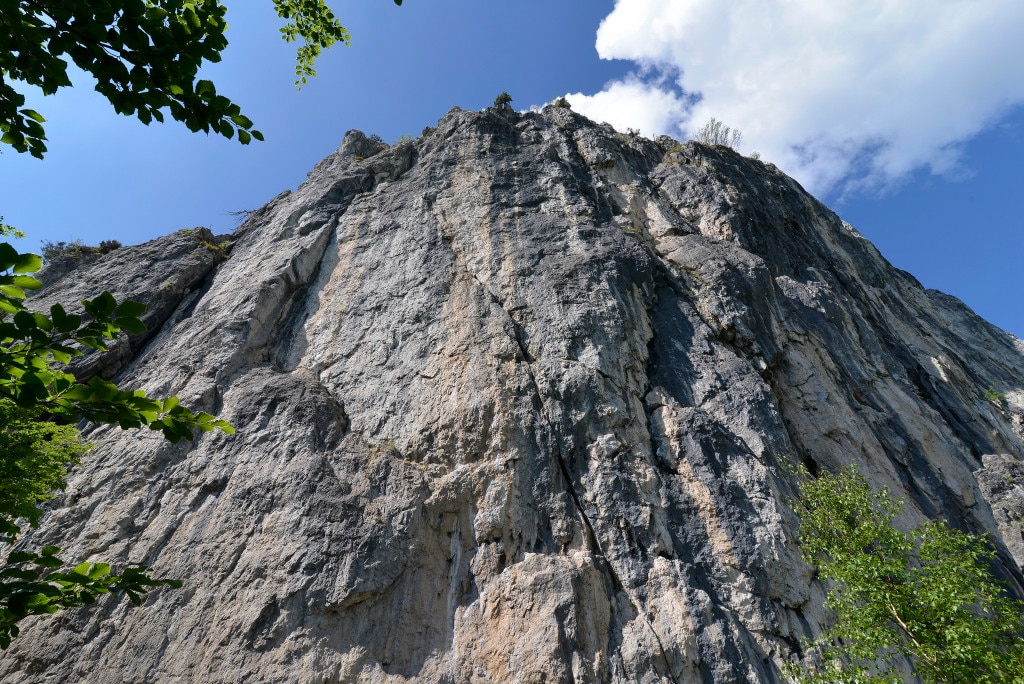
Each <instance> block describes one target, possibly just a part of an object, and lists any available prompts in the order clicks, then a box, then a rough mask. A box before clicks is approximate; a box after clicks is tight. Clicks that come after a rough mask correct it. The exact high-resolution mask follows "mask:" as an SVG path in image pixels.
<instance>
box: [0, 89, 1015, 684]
mask: <svg viewBox="0 0 1024 684" xmlns="http://www.w3.org/2000/svg"><path fill="white" fill-rule="evenodd" d="M370 155H372V156H370ZM364 157H365V158H364ZM186 237H188V236H183V235H181V234H176V235H173V236H168V237H166V238H161V239H159V240H157V241H154V242H152V243H148V244H146V245H140V246H138V247H132V248H123V249H121V250H117V252H115V253H113V254H111V255H108V256H106V257H104V258H102V259H100V260H98V261H97V262H95V263H94V264H90V265H84V266H83V267H82V268H81V269H79V270H77V271H75V272H73V273H72V274H69V275H67V276H65V277H64V278H62V279H59V280H57V281H56V282H53V283H51V284H50V285H49V286H48V288H47V289H46V290H45V291H44V294H43V296H44V297H46V298H47V301H68V300H71V299H75V298H80V296H79V295H80V293H82V292H83V291H85V290H89V289H92V288H97V289H102V288H104V287H108V288H112V289H113V290H114V291H115V292H114V294H115V295H117V296H119V297H122V298H123V297H128V296H132V297H135V298H143V299H144V300H145V301H149V302H160V301H164V300H163V299H161V297H162V295H161V292H162V289H161V288H162V287H163V281H164V280H166V279H168V278H169V277H170V276H167V277H165V276H164V275H162V274H163V273H164V272H165V271H166V272H168V273H176V274H177V273H184V272H188V273H192V274H193V276H190V277H189V278H187V279H186V280H187V281H188V283H189V284H188V285H187V286H186V285H184V284H183V283H184V282H185V281H182V282H181V283H179V281H177V280H174V281H172V282H174V283H177V285H175V288H176V291H180V292H181V293H184V291H185V290H186V289H189V290H190V293H189V294H188V296H184V297H182V296H178V295H175V296H176V297H177V298H176V299H168V300H167V301H168V302H173V307H172V306H171V305H170V304H169V305H168V307H165V308H164V309H163V310H162V313H160V314H159V316H157V317H156V318H154V321H153V322H154V323H156V324H157V325H154V327H155V328H157V327H158V330H156V332H155V334H154V335H152V336H151V337H148V338H146V339H143V340H138V341H136V343H135V344H129V345H127V346H126V347H125V349H124V350H123V353H122V354H121V357H120V361H119V364H118V365H117V366H116V367H114V366H112V367H110V368H109V369H108V372H115V373H116V376H115V377H116V378H117V380H118V381H119V382H121V383H123V384H125V385H129V386H132V387H141V388H144V389H146V390H147V391H148V392H150V393H152V394H155V395H170V394H178V395H179V396H180V397H181V398H182V399H183V400H184V401H186V402H187V403H189V404H191V405H193V406H195V407H197V408H202V409H205V410H209V411H211V412H214V413H217V414H219V415H221V416H223V417H225V418H227V419H229V420H231V421H232V422H233V423H234V424H235V426H236V428H237V430H238V434H237V435H236V436H234V437H226V436H223V435H220V434H207V435H202V436H200V437H199V438H198V439H197V441H196V442H195V443H194V444H181V445H171V444H169V443H167V442H165V441H162V440H161V439H160V438H159V437H158V436H157V435H156V434H152V435H151V434H139V433H138V432H121V431H118V430H116V429H112V428H100V429H94V430H92V431H91V433H90V437H91V439H93V440H94V441H95V442H96V444H97V445H98V446H97V448H96V450H95V452H93V454H92V455H91V456H90V457H89V459H88V461H87V462H86V463H85V464H84V465H83V466H82V467H81V468H79V469H78V470H76V471H75V472H74V473H73V475H72V477H71V479H70V487H69V490H68V492H67V495H66V496H65V497H63V498H62V499H59V500H58V501H57V502H56V504H55V505H54V506H53V510H52V511H51V512H50V513H49V515H48V517H47V519H46V523H45V524H44V527H43V528H42V529H41V530H39V531H38V532H37V533H35V534H33V535H32V537H31V538H30V540H29V542H30V543H31V544H42V543H57V544H59V545H60V546H62V547H64V549H65V551H66V552H67V556H68V557H73V558H78V559H83V560H84V559H97V560H98V559H106V560H111V559H112V560H114V561H142V562H147V563H150V564H152V565H153V566H154V567H155V568H156V570H157V572H158V573H159V574H162V575H165V576H174V577H179V578H182V579H183V580H185V583H186V586H185V588H184V589H181V590H177V591H171V590H166V591H165V590H161V591H159V592H155V593H154V594H153V595H152V596H151V597H150V598H149V599H148V600H147V601H146V603H145V605H144V606H143V607H141V608H132V607H131V606H130V605H129V604H128V602H127V601H125V600H120V599H116V598H115V599H112V600H109V601H106V602H103V603H101V604H100V605H97V606H94V607H92V608H90V609H89V610H83V611H80V612H76V613H68V614H66V615H64V616H62V617H59V618H57V619H47V620H41V621H37V622H35V623H33V624H30V625H28V626H27V627H26V629H25V630H24V633H23V636H21V637H19V639H18V640H16V641H15V643H14V645H13V646H12V648H11V649H10V650H9V651H7V652H6V653H4V654H3V655H2V656H0V676H2V678H3V680H4V681H10V682H29V681H32V682H37V681H88V682H144V681H145V682H149V681H152V682H240V681H246V682H293V681H294V682H375V683H376V682H380V683H388V684H397V683H399V682H446V683H452V684H462V683H467V684H468V683H473V684H483V683H486V682H492V683H493V682H523V683H527V682H531V683H532V682H644V683H648V682H649V683H654V682H659V683H660V682H775V681H781V678H780V675H779V671H778V665H779V664H780V663H781V662H783V661H784V660H786V659H788V658H791V657H794V653H795V652H796V651H797V650H798V643H799V641H800V640H801V639H802V638H805V637H808V636H811V635H813V634H814V633H816V632H817V630H818V629H820V627H821V625H822V624H823V621H824V620H826V619H827V616H826V615H825V613H824V612H823V611H822V609H821V607H820V606H821V601H822V598H823V588H822V587H821V586H820V584H819V583H817V582H816V581H813V579H812V573H811V571H810V569H809V568H808V567H807V566H805V565H804V564H803V563H802V562H801V561H800V560H799V553H798V550H797V548H796V546H795V543H794V530H795V524H796V520H795V518H794V515H793V513H792V511H791V510H790V509H789V508H788V506H787V503H786V502H787V500H788V498H789V497H791V496H792V494H793V489H792V477H791V475H790V474H789V471H788V470H787V465H788V464H794V463H804V464H806V465H808V467H810V468H811V469H812V470H813V469H834V468H838V467H840V466H841V465H842V464H845V463H849V462H856V463H858V464H860V468H861V470H862V472H863V473H865V474H866V475H868V476H869V477H870V478H871V479H872V480H873V481H874V482H875V483H876V484H878V485H879V486H881V485H886V486H888V487H889V488H890V489H891V490H892V491H893V492H894V493H895V494H897V495H898V496H900V497H901V498H903V499H905V501H906V504H907V505H906V513H905V515H904V517H903V519H902V520H901V522H903V523H905V524H911V523H914V522H918V521H920V520H921V519H923V517H925V516H927V517H935V516H944V517H946V518H947V519H949V520H950V521H951V522H952V523H953V524H954V525H956V526H958V527H960V528H962V529H965V530H969V531H971V532H982V531H988V532H992V533H994V535H995V536H994V537H993V538H994V540H995V541H996V542H997V544H998V547H999V556H998V559H997V570H998V572H999V573H1000V574H1001V575H1003V576H1004V577H1005V578H1006V579H1008V580H1009V581H1010V582H1011V583H1012V584H1013V586H1014V591H1016V592H1018V593H1020V592H1021V588H1022V577H1021V574H1020V570H1019V567H1018V564H1019V563H1021V562H1022V561H1024V544H1022V537H1021V511H1022V508H1024V506H1022V504H1021V502H1022V498H1021V489H1020V487H1019V483H1020V477H1021V474H1022V472H1021V467H1020V465H1019V464H1017V460H1019V459H1022V458H1024V343H1022V342H1021V341H1020V340H1017V339H1016V338H1014V337H1012V336H1011V335H1008V334H1006V333H1004V332H1002V331H1000V330H998V329H996V328H995V327H993V326H991V325H989V324H988V323H986V322H985V321H983V320H981V319H980V318H978V317H977V316H975V315H974V314H973V313H972V312H971V311H970V310H968V309H967V308H966V307H965V306H963V305H962V304H961V303H960V302H959V301H957V300H955V299H953V298H952V297H949V296H946V295H943V294H941V293H938V292H935V291H928V290H924V289H923V288H922V287H921V286H920V284H919V283H918V282H917V281H915V280H914V279H913V278H912V277H911V276H910V275H908V274H906V273H903V272H901V271H899V270H897V269H894V268H892V267H891V266H890V265H889V264H888V263H887V262H886V261H885V260H884V259H883V258H882V257H881V256H880V255H879V253H878V252H877V251H876V250H875V249H874V247H872V246H871V244H869V243H868V242H867V241H866V240H865V239H864V238H863V237H861V236H860V235H859V234H858V233H857V232H856V231H855V230H854V229H853V228H852V227H851V226H849V225H847V224H845V223H844V222H842V221H841V220H840V219H839V218H838V217H837V216H836V215H835V214H833V213H832V212H831V211H829V210H828V209H827V208H826V207H824V206H822V205H821V204H820V203H818V202H817V201H816V200H814V199H813V198H812V197H810V196H808V195H807V194H806V193H805V192H803V190H802V189H801V188H800V187H799V186H798V185H797V184H796V183H795V182H794V181H793V180H791V179H789V178H788V177H786V176H785V175H783V174H782V173H780V172H779V171H778V170H777V169H775V167H773V166H771V165H770V164H769V165H765V164H762V163H760V162H757V161H752V160H749V159H744V158H742V157H740V156H739V155H737V154H735V153H734V152H732V151H731V150H727V149H720V148H708V147H703V146H700V145H697V144H693V143H690V144H684V145H678V144H676V143H675V142H674V141H671V140H668V139H660V140H659V141H657V142H652V141H648V140H644V139H640V138H631V137H628V136H622V135H620V134H616V133H615V132H614V131H612V130H611V129H610V128H608V127H606V126H597V125H595V124H593V123H591V122H589V121H587V120H586V119H583V118H582V117H580V116H578V115H575V114H573V113H572V112H570V111H568V110H565V109H557V108H547V109H545V110H544V111H543V112H539V113H530V114H525V115H517V114H514V113H511V112H497V111H494V110H488V111H485V112H483V113H477V112H464V111H459V110H453V111H452V112H451V113H449V114H448V115H446V116H445V117H444V118H443V119H442V120H441V121H440V122H439V124H438V127H437V129H436V130H433V131H429V132H426V134H425V135H424V137H422V138H420V139H418V140H416V141H413V142H403V143H400V144H398V145H396V146H394V147H392V148H390V149H389V150H387V151H384V152H381V153H379V154H373V150H372V149H370V147H368V145H367V142H366V140H365V138H364V137H363V136H362V134H361V133H358V132H350V133H349V134H348V135H347V136H346V138H345V142H344V143H343V144H342V146H341V148H340V149H339V151H338V152H337V153H335V154H334V155H332V156H330V157H328V158H327V159H325V160H324V161H322V162H321V163H320V164H318V165H317V167H316V168H315V169H314V170H313V171H312V172H311V173H310V175H309V177H308V179H307V181H306V182H305V183H304V184H303V185H302V186H301V187H300V188H299V189H298V190H297V191H295V192H292V193H287V192H286V193H283V194H281V195H279V196H278V197H276V198H274V199H273V200H272V201H271V202H270V203H269V204H267V205H266V206H265V207H264V208H262V209H261V210H259V211H258V212H256V213H255V214H253V215H252V216H251V217H250V218H249V219H248V220H247V222H246V223H245V224H244V225H243V226H242V227H240V228H239V229H238V230H237V231H236V233H235V234H234V235H233V236H232V238H231V239H232V240H233V243H234V244H233V246H232V250H231V256H230V258H229V259H227V260H226V261H223V262H220V263H215V262H216V261H217V260H215V259H214V260H210V253H209V251H208V250H205V248H204V247H203V246H202V245H201V244H198V243H197V242H196V241H195V240H194V239H193V240H192V243H186V242H185V240H186ZM115 258H116V259H119V261H116V262H114V261H113V259H115ZM200 263H202V264H206V265H202V266H200ZM103 269H106V270H103ZM156 274H160V275H156ZM207 274H209V275H207ZM168 289H170V288H168ZM90 294H95V292H92V293H90ZM83 296H84V295H83ZM993 383H996V384H997V385H998V386H999V387H1001V388H1003V389H1005V390H1007V393H1006V395H1005V398H1004V399H1003V400H1002V401H1000V402H998V403H997V402H993V401H988V400H986V399H985V398H984V396H983V395H984V393H985V389H986V388H988V387H990V386H991V385H992V384H993ZM1015 459H1017V460H1015ZM976 471H980V472H979V473H978V474H977V475H976V474H975V473H976Z"/></svg>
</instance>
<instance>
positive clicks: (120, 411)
mask: <svg viewBox="0 0 1024 684" xmlns="http://www.w3.org/2000/svg"><path fill="white" fill-rule="evenodd" d="M41 265H42V259H41V258H40V257H39V256H37V255H35V254H19V253H18V252H17V251H16V250H15V249H14V248H13V247H11V246H10V245H9V244H7V243H0V273H2V274H3V275H0V397H2V398H7V399H10V400H11V401H13V402H14V403H15V404H17V405H18V406H22V407H39V408H41V409H43V410H45V411H46V412H48V413H50V414H53V415H55V416H63V417H65V418H67V419H69V420H78V419H80V418H85V419H86V420H90V421H94V422H98V423H113V424H117V425H120V426H121V427H122V428H137V427H143V426H148V427H149V428H151V429H153V430H160V431H161V432H163V434H164V436H165V437H167V438H168V439H169V440H171V441H172V442H177V441H179V440H180V439H182V438H186V439H191V438H192V433H193V430H194V429H197V428H198V429H200V430H203V431H210V430H213V429H215V428H220V429H221V430H223V431H225V432H228V433H231V432H233V429H232V428H231V426H230V424H228V423H227V421H223V420H217V419H216V418H214V417H213V416H211V415H210V414H208V413H204V412H199V413H193V412H192V411H191V410H189V409H187V408H185V407H184V406H181V405H179V404H178V400H177V399H176V398H174V397H171V398H168V399H163V400H158V399H151V398H149V397H147V396H146V394H145V392H143V391H141V390H136V391H134V392H132V391H125V390H121V389H118V387H117V386H116V385H114V384H113V383H111V382H108V381H106V380H103V379H102V378H99V377H94V378H92V379H90V380H89V381H88V382H85V383H80V382H78V381H77V380H76V379H75V377H74V376H73V375H71V374H70V373H67V372H65V371H63V370H61V369H60V368H59V367H58V366H57V365H56V364H66V363H69V362H70V361H71V359H72V357H75V356H81V355H82V351H81V349H80V347H87V348H91V349H95V350H98V351H106V350H107V344H108V342H109V341H110V340H113V339H115V338H116V337H117V335H118V333H120V332H121V331H122V330H124V331H126V332H129V333H134V334H140V333H143V332H145V330H146V327H145V326H144V325H143V323H142V321H141V320H140V319H139V316H141V315H142V314H143V313H144V312H145V310H146V306H145V305H144V304H141V303H139V302H133V301H130V300H129V301H125V302H122V303H121V304H118V303H117V302H116V301H115V300H114V298H113V297H112V296H111V294H110V293H109V292H104V293H103V294H101V295H100V296H99V297H96V298H95V299H92V300H86V301H83V302H82V307H83V308H84V312H85V316H82V315H78V314H69V313H67V312H66V311H65V310H64V307H62V306H61V305H60V304H54V305H53V306H52V307H51V308H50V315H49V316H46V315H44V314H42V313H39V312H33V311H29V310H28V309H26V308H25V305H24V303H23V300H24V299H25V290H34V289H39V288H40V287H42V283H40V282H39V281H38V280H36V279H35V278H33V277H32V276H31V275H28V274H30V273H33V272H34V271H36V270H37V269H38V268H39V267H40V266H41Z"/></svg>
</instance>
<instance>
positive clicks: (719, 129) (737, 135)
mask: <svg viewBox="0 0 1024 684" xmlns="http://www.w3.org/2000/svg"><path fill="white" fill-rule="evenodd" d="M693 139H694V140H696V141H697V142H699V143H703V144H705V145H724V146H725V147H731V148H733V149H735V148H736V147H738V146H739V144H740V141H741V140H743V133H741V132H740V131H739V130H738V129H733V128H729V127H728V126H726V125H725V124H723V123H722V122H721V121H719V120H718V119H716V118H714V117H712V118H711V120H710V121H708V122H707V123H706V124H704V125H703V126H701V128H700V130H698V131H697V135H696V136H694V138H693Z"/></svg>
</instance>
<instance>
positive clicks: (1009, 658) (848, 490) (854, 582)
mask: <svg viewBox="0 0 1024 684" xmlns="http://www.w3.org/2000/svg"><path fill="white" fill-rule="evenodd" d="M802 477H803V478H804V479H803V482H802V483H801V485H800V500H799V503H798V505H797V510H798V512H799V513H800V544H801V551H802V553H803V555H804V559H805V560H806V561H807V562H808V563H811V564H813V565H815V566H816V567H817V568H818V572H819V575H820V577H821V578H822V579H824V580H826V581H828V582H829V583H830V588H829V591H828V598H827V600H826V602H825V607H826V608H828V609H830V610H831V611H833V613H834V615H835V623H834V624H833V625H832V627H830V628H829V629H828V630H827V631H825V632H824V633H823V634H822V635H821V636H820V637H819V638H818V639H816V640H815V641H813V642H812V643H811V644H810V647H811V648H810V655H811V658H810V660H811V661H813V662H809V663H808V662H805V663H804V664H803V665H802V666H790V667H789V668H788V672H787V674H788V675H789V676H790V677H792V679H793V680H795V681H797V682H800V684H844V683H848V684H854V683H858V684H863V683H867V682H878V683H881V682H885V683H890V682H891V683H894V684H898V683H899V682H902V681H903V679H902V678H901V677H900V673H899V670H898V669H897V665H898V664H899V663H901V662H902V663H906V662H907V661H909V663H910V664H911V666H912V667H913V669H914V672H915V673H916V674H917V675H918V676H920V677H921V679H922V680H923V681H924V682H926V684H932V683H939V682H949V683H952V682H964V683H967V682H970V683H971V684H1011V683H1012V684H1019V683H1020V682H1024V603H1022V602H1021V601H1018V600H1015V599H1013V598H1010V597H1009V596H1008V595H1007V592H1006V588H1005V587H1003V586H1002V585H1001V584H1000V583H999V582H998V581H997V580H996V579H994V578H993V577H992V575H991V572H990V569H989V564H990V563H991V562H992V560H993V559H994V557H995V551H994V550H993V549H992V548H991V546H990V545H989V544H988V542H987V540H986V539H985V538H984V537H980V536H975V535H970V534H964V533H963V532H960V531H958V530H955V529H952V528H950V527H949V526H947V525H946V523H945V522H944V521H929V522H926V523H925V524H923V525H921V526H919V527H915V528H914V529H912V530H910V531H909V532H902V531H900V530H898V529H896V527H895V525H894V524H893V519H894V518H895V517H896V515H897V514H898V513H899V511H900V509H901V507H902V505H901V503H900V502H898V501H895V500H894V499H892V498H891V497H890V496H889V493H888V491H886V490H884V489H883V490H882V491H881V492H878V493H873V492H872V491H871V486H870V485H869V484H868V482H867V480H865V479H864V478H863V477H862V476H861V475H860V474H859V473H858V472H857V470H856V468H855V467H850V468H849V469H847V470H844V471H841V472H840V473H838V474H836V475H824V476H822V477H820V478H818V479H810V478H809V476H808V475H807V474H806V473H803V475H802Z"/></svg>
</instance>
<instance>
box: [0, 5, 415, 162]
mask: <svg viewBox="0 0 1024 684" xmlns="http://www.w3.org/2000/svg"><path fill="white" fill-rule="evenodd" d="M395 4H398V5H401V0H395ZM274 7H275V9H276V10H277V12H278V14H279V15H280V16H281V17H282V18H284V19H288V20H290V21H289V23H288V24H286V25H285V27H284V28H282V29H281V32H282V34H283V37H284V39H285V40H286V41H289V42H291V41H295V40H299V39H301V40H302V41H303V44H302V45H301V46H300V47H299V48H298V50H297V54H296V61H297V66H296V74H297V75H298V76H299V80H298V81H297V83H305V82H306V78H307V77H309V76H314V75H316V71H315V69H314V68H313V67H314V63H315V61H316V58H317V57H319V56H320V54H321V52H322V50H324V49H327V48H329V47H331V45H333V44H335V43H338V42H343V43H345V44H348V42H349V35H348V32H347V31H346V30H345V29H344V27H342V26H341V25H340V24H339V23H338V21H337V19H335V17H334V15H333V13H332V12H331V10H330V8H329V7H328V6H327V5H326V4H325V2H324V0H274ZM226 12H227V8H226V7H225V6H224V5H223V4H221V2H220V0H0V25H2V27H3V30H2V31H0V142H3V143H6V144H8V145H11V146H12V147H14V149H15V150H17V151H18V152H29V153H30V154H32V155H33V156H35V157H39V158H42V156H43V154H44V153H45V152H46V144H45V140H46V135H45V130H44V128H43V124H44V123H45V121H46V119H45V118H44V117H43V116H42V115H41V114H40V113H39V112H37V111H35V110H33V109H29V108H26V107H25V96H24V95H23V94H22V93H20V92H18V90H16V89H15V84H19V83H21V84H27V85H31V86H36V87H38V88H40V89H41V90H42V92H43V94H45V95H52V94H54V93H56V92H57V90H58V89H60V88H65V87H69V86H71V85H72V84H71V79H70V78H69V75H68V66H69V65H70V64H74V65H75V66H77V67H78V68H79V69H81V70H83V71H85V72H86V73H88V74H90V75H92V76H93V77H94V78H95V79H96V86H95V88H96V90H97V91H98V92H99V93H100V94H102V95H103V96H104V97H105V98H107V100H109V101H110V104H111V105H113V107H114V110H115V111H116V112H118V113H119V114H124V115H126V116H134V117H136V118H138V119H139V121H141V122H142V123H144V124H147V125H148V124H149V123H150V122H152V121H154V120H155V121H160V122H162V121H164V117H165V115H166V114H170V116H171V118H173V119H175V120H177V121H180V122H182V123H184V124H185V125H186V126H187V127H188V128H189V130H191V131H204V132H206V133H210V132H213V133H218V134H220V135H223V136H225V137H227V138H233V137H235V136H237V137H238V140H239V142H241V143H242V144H248V143H249V142H250V141H251V140H252V139H253V138H255V139H257V140H262V139H263V134H262V133H260V132H259V131H258V130H256V129H255V128H253V122H252V121H251V120H250V119H249V118H248V117H246V116H245V115H244V114H242V111H241V108H240V107H239V106H238V105H237V104H235V103H234V102H232V101H231V100H230V99H228V98H227V97H225V96H223V95H221V94H220V93H218V92H217V88H216V86H215V85H214V84H213V82H212V81H209V80H206V79H200V78H198V72H199V69H200V67H201V66H202V65H203V63H204V62H219V61H220V59H221V54H222V53H223V51H224V49H225V48H226V47H227V45H228V41H227V36H226V31H227V27H228V26H227V21H226V20H225V13H226Z"/></svg>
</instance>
